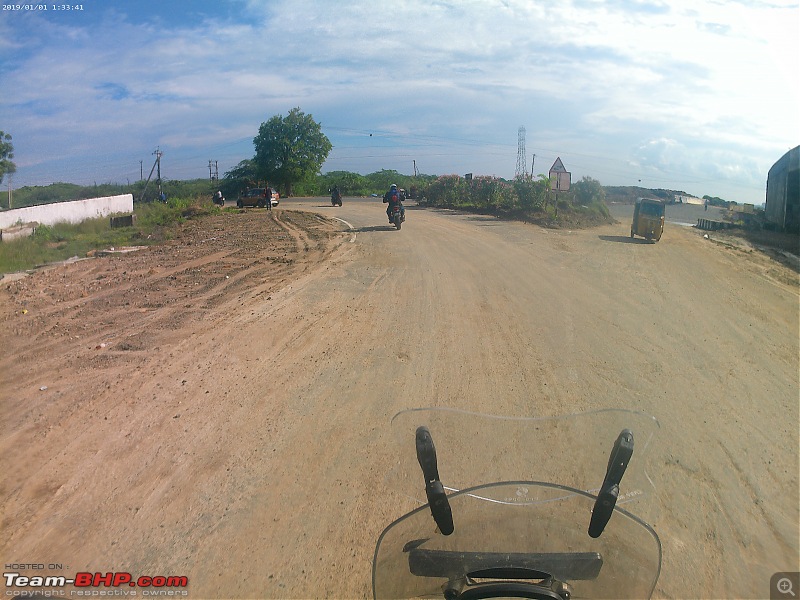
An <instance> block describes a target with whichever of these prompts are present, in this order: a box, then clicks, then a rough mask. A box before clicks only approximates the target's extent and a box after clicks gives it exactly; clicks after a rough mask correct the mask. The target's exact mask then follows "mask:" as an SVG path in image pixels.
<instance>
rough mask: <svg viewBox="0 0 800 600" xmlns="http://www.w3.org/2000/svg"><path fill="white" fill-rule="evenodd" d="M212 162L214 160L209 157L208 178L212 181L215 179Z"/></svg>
mask: <svg viewBox="0 0 800 600" xmlns="http://www.w3.org/2000/svg"><path fill="white" fill-rule="evenodd" d="M211 163H212V160H211V159H210V158H209V159H208V179H209V180H210V181H214V176H213V175H212V174H211Z"/></svg>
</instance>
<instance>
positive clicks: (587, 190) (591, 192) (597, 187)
mask: <svg viewBox="0 0 800 600" xmlns="http://www.w3.org/2000/svg"><path fill="white" fill-rule="evenodd" d="M571 191H572V198H573V203H574V204H577V205H579V206H589V205H591V204H594V203H597V202H605V199H606V192H605V190H604V189H603V186H602V185H601V184H600V182H599V181H597V179H592V178H591V177H583V178H581V180H580V181H579V182H577V183H573V184H572V190H571Z"/></svg>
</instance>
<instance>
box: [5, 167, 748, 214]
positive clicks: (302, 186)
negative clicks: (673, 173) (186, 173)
mask: <svg viewBox="0 0 800 600" xmlns="http://www.w3.org/2000/svg"><path fill="white" fill-rule="evenodd" d="M446 177H447V178H453V177H455V176H446ZM456 179H457V178H456ZM483 179H485V178H479V177H476V184H477V183H478V182H480V181H483ZM491 179H492V180H493V181H495V182H497V185H493V186H490V187H488V188H487V189H491V194H490V196H491V198H492V200H491V201H489V200H486V202H487V203H489V204H497V205H501V206H505V205H516V204H517V201H515V200H512V199H510V198H511V196H509V198H506V196H507V195H508V194H506V193H505V192H506V191H508V190H511V189H512V188H513V184H514V182H512V181H507V182H505V183H507V184H509V185H508V186H501V185H500V183H501V182H504V181H505V180H502V179H498V178H491ZM584 179H586V178H584ZM437 181H439V184H437V183H436V182H437ZM393 183H394V184H397V186H398V187H401V188H404V189H405V190H407V191H408V192H409V193H412V191H413V192H414V195H415V196H420V195H422V194H424V193H425V192H426V190H428V189H429V188H431V189H437V188H439V187H441V181H440V178H439V177H438V176H437V175H417V176H416V177H415V176H412V175H404V174H402V173H398V172H397V171H393V170H386V169H384V170H381V171H377V172H375V173H370V174H368V175H361V174H359V173H353V172H350V171H330V172H328V173H323V174H320V175H316V176H315V177H312V178H309V179H307V180H304V181H301V182H299V183H297V184H296V185H295V186H294V193H295V194H296V195H297V196H326V195H328V194H329V193H330V190H331V189H332V188H333V187H334V186H338V187H339V191H340V192H341V193H342V194H343V195H345V196H369V195H371V194H378V195H383V194H384V193H385V192H386V190H388V189H389V186H390V185H392V184H393ZM576 183H577V182H574V183H573V185H574V184H576ZM592 183H593V184H598V182H596V181H595V180H592ZM266 185H268V182H265V181H253V180H249V179H241V178H236V177H224V178H222V179H220V180H217V181H210V180H208V179H192V180H162V182H161V189H162V191H163V192H164V194H165V195H166V197H167V198H198V197H208V198H210V197H211V196H212V195H213V193H214V192H216V191H217V190H221V191H222V193H223V194H224V195H225V197H226V198H229V199H234V198H236V196H238V195H239V194H240V193H242V192H244V190H246V189H247V188H249V187H265V186H266ZM542 185H544V187H543V188H542V190H539V189H538V187H536V186H534V187H533V188H531V190H527V188H526V189H525V190H522V192H521V195H520V196H519V200H518V201H519V202H521V204H522V205H523V206H526V207H527V205H528V204H531V206H535V205H538V204H540V203H541V199H540V196H541V198H544V197H545V196H543V195H542V192H543V191H544V190H546V188H547V186H546V184H544V183H539V186H542ZM450 187H452V186H450ZM450 187H448V188H447V189H448V191H450V192H452V191H453V190H451V189H450ZM472 187H475V186H474V185H473V186H472ZM483 187H486V186H483ZM517 187H519V185H517ZM579 187H580V186H579ZM600 187H602V190H598V189H597V188H596V186H595V187H594V189H593V190H592V194H591V195H592V196H593V198H592V199H593V200H603V201H605V202H623V203H633V202H635V200H636V198H641V197H647V198H660V199H662V200H664V201H665V202H673V201H674V198H675V196H676V195H682V196H689V195H690V194H687V193H686V192H683V191H677V190H666V189H648V188H643V187H637V186H600ZM438 191H439V192H441V190H438ZM515 191H519V190H515ZM144 192H145V182H144V181H137V182H134V183H131V184H119V183H103V184H98V185H92V186H81V185H76V184H73V183H53V184H50V185H46V186H26V187H22V188H20V189H17V190H13V193H12V206H11V208H22V207H25V206H34V205H37V204H50V203H53V202H65V201H68V200H83V199H85V198H97V197H101V196H114V195H117V194H133V197H134V201H135V202H141V201H152V200H154V199H157V197H158V184H157V183H156V182H154V181H151V182H150V184H149V185H148V186H147V193H146V196H145V195H144ZM509 193H510V192H509ZM528 193H530V194H534V196H535V197H534V196H531V197H530V198H528V197H527V195H528ZM487 194H488V192H487ZM484 195H485V194H484ZM514 195H516V194H514ZM444 196H447V194H444ZM444 196H443V197H444ZM487 198H489V196H487ZM703 199H705V200H707V201H708V203H709V204H710V205H712V206H721V207H724V208H727V207H728V206H730V205H731V204H734V205H735V204H736V202H729V201H726V200H723V199H722V198H717V197H712V196H703ZM436 200H438V201H439V202H441V203H443V204H447V203H448V202H447V201H443V200H442V199H441V198H438V197H437V198H436ZM436 200H434V201H436ZM459 201H460V200H459ZM582 202H583V203H584V204H586V203H587V202H586V200H585V199H583V200H582ZM481 203H484V200H481V201H480V202H478V204H481ZM0 208H4V209H6V208H9V207H8V194H7V193H1V194H0Z"/></svg>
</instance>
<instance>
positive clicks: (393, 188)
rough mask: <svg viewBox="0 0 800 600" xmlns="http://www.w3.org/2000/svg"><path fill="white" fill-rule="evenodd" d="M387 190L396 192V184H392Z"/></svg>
mask: <svg viewBox="0 0 800 600" xmlns="http://www.w3.org/2000/svg"><path fill="white" fill-rule="evenodd" d="M389 189H392V190H396V189H397V184H396V183H393V184H392V185H391V187H390V188H389Z"/></svg>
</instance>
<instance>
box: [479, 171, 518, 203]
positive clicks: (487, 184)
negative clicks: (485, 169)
mask: <svg viewBox="0 0 800 600" xmlns="http://www.w3.org/2000/svg"><path fill="white" fill-rule="evenodd" d="M469 199H470V204H471V205H472V206H474V207H476V208H478V209H479V210H491V211H500V212H508V211H510V210H513V209H514V207H515V206H516V205H517V203H518V201H517V194H516V192H515V191H514V188H513V187H512V186H511V185H509V184H508V183H506V182H505V181H503V180H502V179H498V178H497V177H486V176H481V177H475V178H474V179H473V180H472V182H471V184H470V186H469Z"/></svg>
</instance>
